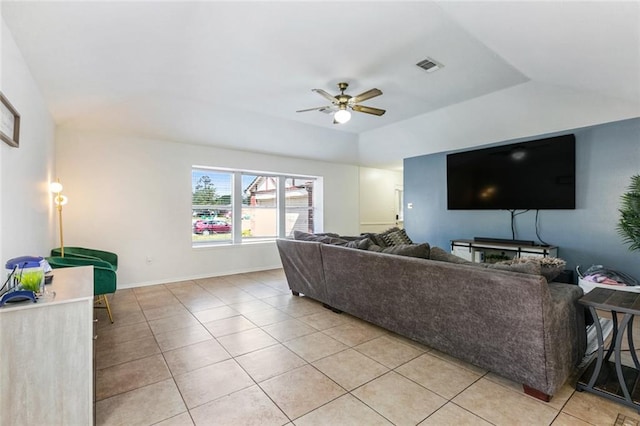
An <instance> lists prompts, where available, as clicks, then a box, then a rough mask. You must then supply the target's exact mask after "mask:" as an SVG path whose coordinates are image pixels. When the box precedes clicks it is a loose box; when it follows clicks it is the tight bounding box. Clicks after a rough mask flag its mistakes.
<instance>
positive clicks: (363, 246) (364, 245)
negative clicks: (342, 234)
mask: <svg viewBox="0 0 640 426" xmlns="http://www.w3.org/2000/svg"><path fill="white" fill-rule="evenodd" d="M334 244H335V243H334ZM371 244H372V242H371V240H370V239H369V238H362V239H359V240H351V241H346V240H345V242H344V243H338V244H337V245H339V246H343V247H348V248H354V249H358V250H368V249H369V247H370V246H371Z"/></svg>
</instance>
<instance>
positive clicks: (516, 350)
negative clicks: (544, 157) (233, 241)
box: [277, 239, 586, 401]
mask: <svg viewBox="0 0 640 426" xmlns="http://www.w3.org/2000/svg"><path fill="white" fill-rule="evenodd" d="M277 246H278V250H279V253H280V257H281V260H282V265H283V268H284V272H285V275H286V277H287V281H288V283H289V287H290V289H291V291H292V292H293V294H294V295H298V294H300V293H302V294H304V295H305V296H308V297H310V298H313V299H316V300H318V301H320V302H322V303H324V304H326V305H328V306H330V307H332V308H333V309H334V310H339V311H344V312H347V313H349V314H351V315H354V316H356V317H358V318H361V319H363V320H366V321H369V322H371V323H373V324H377V325H379V326H381V327H383V328H385V329H388V330H390V331H393V332H396V333H398V334H401V335H403V336H406V337H408V338H410V339H413V340H415V341H418V342H420V343H423V344H425V345H427V346H429V347H432V348H435V349H437V350H439V351H442V352H444V353H447V354H449V355H451V356H454V357H456V358H458V359H461V360H464V361H467V362H470V363H471V364H474V365H477V366H478V367H481V368H484V369H486V370H489V371H492V372H495V373H497V374H499V375H501V376H503V377H506V378H508V379H511V380H513V381H515V382H517V383H522V384H523V386H524V390H525V392H526V393H528V394H530V395H533V396H536V397H538V398H540V399H543V400H547V401H548V400H549V399H550V397H551V396H552V395H553V394H555V393H556V391H557V390H558V389H559V388H560V387H561V386H562V385H563V384H564V383H565V382H566V380H567V378H568V377H569V375H570V374H571V373H572V372H573V370H574V368H575V367H576V365H577V364H578V363H579V362H580V360H581V359H582V357H583V355H584V353H585V347H586V335H585V332H584V330H585V328H584V316H583V315H584V314H583V312H584V311H583V309H579V308H578V306H577V300H578V299H579V298H580V297H581V296H582V290H581V289H580V288H579V287H578V286H575V285H569V284H560V283H547V281H546V280H545V279H544V278H543V277H542V276H540V275H531V274H524V273H517V272H509V271H501V270H493V269H486V268H478V267H477V266H473V265H466V264H455V263H450V262H443V261H436V260H430V259H424V258H415V257H406V256H398V255H393V254H386V253H380V252H375V251H368V250H362V249H358V248H348V247H344V246H339V245H332V244H324V243H320V242H314V241H297V240H289V239H279V240H277Z"/></svg>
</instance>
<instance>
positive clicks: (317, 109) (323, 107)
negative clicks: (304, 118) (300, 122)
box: [296, 105, 331, 112]
mask: <svg viewBox="0 0 640 426" xmlns="http://www.w3.org/2000/svg"><path fill="white" fill-rule="evenodd" d="M325 109H331V106H329V105H327V106H321V107H315V108H307V109H300V110H298V111H296V112H307V111H323V112H324V110H325Z"/></svg>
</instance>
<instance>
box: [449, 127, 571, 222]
mask: <svg viewBox="0 0 640 426" xmlns="http://www.w3.org/2000/svg"><path fill="white" fill-rule="evenodd" d="M575 170H576V159H575V136H574V135H572V134H571V135H564V136H557V137H553V138H546V139H539V140H535V141H530V142H522V143H515V144H510V145H502V146H496V147H491V148H484V149H478V150H473V151H466V152H459V153H454V154H449V155H447V206H448V209H449V210H480V209H482V210H491V209H493V210H500V209H504V210H512V209H518V210H520V209H531V210H537V209H540V210H543V209H575V205H576V201H575Z"/></svg>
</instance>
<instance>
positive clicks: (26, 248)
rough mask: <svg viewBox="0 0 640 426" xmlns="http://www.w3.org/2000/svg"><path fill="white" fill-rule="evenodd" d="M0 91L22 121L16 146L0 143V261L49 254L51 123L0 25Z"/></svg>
mask: <svg viewBox="0 0 640 426" xmlns="http://www.w3.org/2000/svg"><path fill="white" fill-rule="evenodd" d="M1 55H2V61H1V62H2V67H1V69H2V75H1V76H0V90H2V93H3V94H4V95H5V96H6V97H7V99H9V101H10V102H11V104H12V105H13V106H14V108H15V109H16V110H17V111H18V113H19V114H20V116H21V125H20V147H19V148H12V147H10V146H9V145H7V144H5V143H4V142H1V141H0V188H1V190H2V195H1V196H0V261H2V268H4V263H5V261H6V260H8V259H11V258H14V257H17V256H22V255H26V254H29V255H40V256H43V255H48V254H49V249H50V248H51V247H52V244H53V241H54V240H55V234H54V232H55V226H54V223H55V222H54V209H53V203H52V197H51V194H50V193H49V190H48V183H49V180H50V179H51V177H52V176H53V170H54V168H53V167H54V158H53V152H54V134H55V131H54V123H53V119H52V118H51V115H50V114H49V111H48V110H47V108H46V105H45V104H44V101H43V98H42V95H41V94H40V91H39V89H38V87H37V86H36V84H35V82H34V80H33V78H32V76H31V73H30V71H29V69H28V67H27V65H26V63H25V62H24V59H23V57H22V54H21V53H20V51H19V50H18V47H17V46H16V44H15V41H14V40H13V37H12V35H11V33H10V32H9V30H8V28H7V26H6V24H5V22H4V20H2V49H1Z"/></svg>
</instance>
